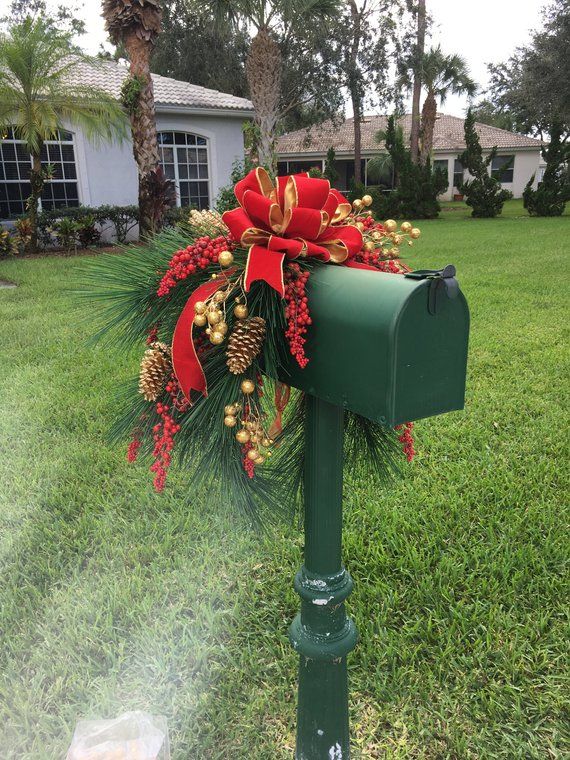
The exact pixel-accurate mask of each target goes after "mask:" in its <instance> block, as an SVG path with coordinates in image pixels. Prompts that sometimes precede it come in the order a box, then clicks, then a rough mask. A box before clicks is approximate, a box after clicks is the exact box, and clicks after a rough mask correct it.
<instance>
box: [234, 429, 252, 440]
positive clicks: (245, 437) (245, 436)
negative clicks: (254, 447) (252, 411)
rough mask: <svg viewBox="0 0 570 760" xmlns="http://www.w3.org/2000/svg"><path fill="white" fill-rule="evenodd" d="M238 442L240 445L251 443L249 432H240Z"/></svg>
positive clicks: (237, 436) (237, 434)
mask: <svg viewBox="0 0 570 760" xmlns="http://www.w3.org/2000/svg"><path fill="white" fill-rule="evenodd" d="M236 441H237V442H238V443H247V442H248V441H249V433H248V432H247V430H245V429H242V430H238V431H237V433H236Z"/></svg>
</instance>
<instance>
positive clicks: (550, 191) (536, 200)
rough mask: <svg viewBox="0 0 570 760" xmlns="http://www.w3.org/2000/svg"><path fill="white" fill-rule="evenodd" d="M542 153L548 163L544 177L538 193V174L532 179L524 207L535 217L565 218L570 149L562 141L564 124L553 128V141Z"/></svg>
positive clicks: (525, 193)
mask: <svg viewBox="0 0 570 760" xmlns="http://www.w3.org/2000/svg"><path fill="white" fill-rule="evenodd" d="M541 154H542V157H543V158H544V160H545V161H546V169H545V172H544V177H543V178H542V181H541V182H540V183H539V185H538V187H537V189H536V190H534V189H533V184H534V180H535V175H534V174H533V175H532V177H531V178H530V179H529V181H528V183H527V185H526V187H525V189H524V193H523V199H524V207H525V208H526V210H527V211H528V213H529V214H530V215H531V216H561V215H562V214H563V213H564V208H565V206H566V202H567V201H568V200H570V178H569V176H568V169H567V164H568V161H570V146H568V144H567V143H565V142H564V141H563V139H562V124H560V123H555V124H553V125H552V127H551V129H550V141H549V143H548V144H546V145H543V146H542V149H541Z"/></svg>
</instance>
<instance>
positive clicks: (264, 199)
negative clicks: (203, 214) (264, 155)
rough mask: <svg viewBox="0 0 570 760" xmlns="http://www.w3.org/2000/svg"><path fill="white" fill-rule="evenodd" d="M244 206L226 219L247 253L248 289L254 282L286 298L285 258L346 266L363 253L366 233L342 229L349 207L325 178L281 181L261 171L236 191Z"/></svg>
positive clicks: (254, 172)
mask: <svg viewBox="0 0 570 760" xmlns="http://www.w3.org/2000/svg"><path fill="white" fill-rule="evenodd" d="M235 194H236V198H237V199H238V202H239V204H240V206H239V208H236V209H234V210H233V211H226V213H225V214H224V215H223V217H222V218H223V220H224V222H225V224H226V225H227V226H228V228H229V230H230V232H231V234H232V235H233V237H234V238H235V239H236V240H238V241H239V242H240V243H241V244H242V245H243V246H246V247H248V248H249V254H248V259H247V265H246V270H245V283H244V287H245V290H246V291H248V290H249V289H250V286H251V284H252V283H253V282H255V281H256V280H264V281H265V282H266V283H267V284H268V285H271V287H272V288H275V290H276V291H277V292H278V293H280V294H281V296H282V297H283V296H284V295H285V284H284V282H283V261H284V259H285V257H287V258H289V259H296V258H297V257H298V256H315V257H317V258H318V259H320V260H321V261H333V262H335V263H336V264H342V263H343V262H345V261H347V259H349V258H351V257H352V256H354V255H355V254H356V253H358V251H360V249H361V248H362V234H361V232H360V230H359V229H358V228H357V227H355V226H354V225H349V224H341V222H342V221H343V220H344V219H346V217H347V216H348V215H349V214H350V211H351V205H350V203H349V202H348V201H347V200H346V198H345V197H344V196H343V195H341V194H340V193H339V192H338V190H335V189H334V188H331V186H330V183H329V181H328V180H326V179H314V178H311V177H309V175H308V174H293V175H290V176H287V177H277V183H276V185H275V186H274V185H273V184H272V182H271V180H270V178H269V175H268V174H267V172H266V171H265V169H262V168H261V167H258V168H257V169H253V170H252V171H250V173H249V174H248V175H247V176H246V177H244V179H242V180H240V182H238V183H237V185H236V186H235Z"/></svg>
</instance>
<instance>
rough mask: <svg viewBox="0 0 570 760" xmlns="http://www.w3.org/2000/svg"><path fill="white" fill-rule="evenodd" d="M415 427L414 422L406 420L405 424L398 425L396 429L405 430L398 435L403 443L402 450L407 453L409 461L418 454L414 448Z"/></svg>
mask: <svg viewBox="0 0 570 760" xmlns="http://www.w3.org/2000/svg"><path fill="white" fill-rule="evenodd" d="M413 428H414V423H413V422H406V424H405V425H396V430H397V431H398V432H399V431H400V430H401V431H403V432H401V433H400V435H399V436H398V440H399V441H400V443H401V444H402V451H403V452H404V454H405V455H406V459H407V460H408V462H411V461H412V459H413V458H414V457H415V455H416V450H415V449H414V436H413V435H412V430H413Z"/></svg>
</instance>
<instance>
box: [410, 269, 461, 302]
mask: <svg viewBox="0 0 570 760" xmlns="http://www.w3.org/2000/svg"><path fill="white" fill-rule="evenodd" d="M455 272H456V269H455V267H454V266H453V264H448V265H447V266H446V267H444V268H443V269H416V270H415V272H406V274H405V275H404V276H405V277H409V278H411V279H412V280H430V285H429V290H428V311H429V313H430V314H437V308H438V302H439V301H440V299H441V296H442V295H443V294H444V293H445V295H446V296H447V297H448V298H456V296H457V294H458V293H459V283H458V282H457V280H456V279H455Z"/></svg>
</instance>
